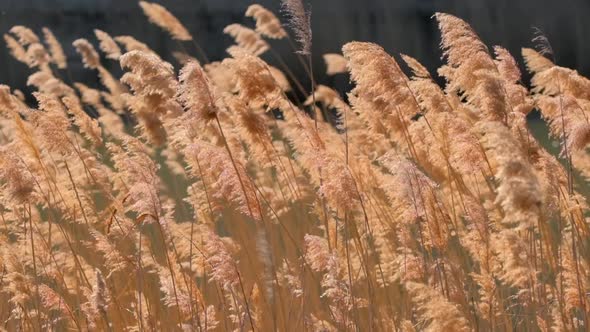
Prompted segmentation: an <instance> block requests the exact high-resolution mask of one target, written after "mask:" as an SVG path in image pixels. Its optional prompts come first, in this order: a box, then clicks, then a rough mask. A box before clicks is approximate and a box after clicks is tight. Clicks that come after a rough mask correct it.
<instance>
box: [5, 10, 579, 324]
mask: <svg viewBox="0 0 590 332" xmlns="http://www.w3.org/2000/svg"><path fill="white" fill-rule="evenodd" d="M140 5H141V8H142V9H143V11H144V13H145V14H146V15H147V17H148V18H149V20H150V21H151V22H152V23H154V24H156V25H158V26H160V27H161V28H163V29H164V30H166V31H167V32H169V33H170V35H171V37H172V38H173V39H175V40H177V41H178V45H179V51H178V52H177V53H176V55H177V58H178V59H179V60H178V62H179V63H181V64H182V69H179V70H178V73H177V71H176V69H177V68H174V67H173V66H172V65H171V64H169V63H167V62H165V61H163V60H162V59H161V58H160V56H159V55H157V54H156V53H154V52H153V51H152V50H150V48H149V47H148V46H147V45H145V44H144V43H142V42H140V41H137V40H135V39H134V38H133V37H131V36H117V37H111V36H110V35H109V34H108V33H106V32H103V31H99V30H96V38H97V41H96V42H95V44H96V45H99V49H100V51H97V50H96V49H95V47H94V46H93V43H91V42H89V41H88V40H84V39H79V40H77V41H76V42H74V46H75V47H76V50H77V51H78V53H79V55H80V56H81V59H82V61H83V62H84V65H85V67H87V69H88V70H90V71H94V72H96V73H97V75H98V77H99V78H100V82H101V84H102V87H101V88H97V89H95V88H91V87H89V86H88V85H85V84H84V83H82V82H75V81H73V80H71V79H69V78H68V79H65V78H64V77H68V76H69V75H68V61H67V60H66V57H65V55H64V52H63V51H62V47H61V46H60V44H59V42H58V40H57V39H56V38H55V37H54V36H53V34H52V33H51V31H50V30H49V29H43V38H42V39H43V40H41V39H40V38H39V37H38V36H37V35H36V34H35V32H33V31H31V30H30V29H28V28H26V27H23V26H16V27H14V28H12V29H11V30H10V33H8V34H6V35H4V39H5V41H6V43H7V45H8V47H9V49H10V51H11V53H12V55H13V56H14V57H15V58H16V59H17V60H19V61H20V62H22V63H24V64H26V65H27V66H28V67H29V68H30V69H31V71H32V74H31V75H30V77H29V80H28V83H29V85H30V86H32V87H34V89H35V90H36V91H37V92H35V93H34V97H35V99H36V101H37V105H36V106H35V107H34V108H33V107H32V106H31V105H28V104H26V103H25V102H24V100H25V98H24V96H23V94H22V93H21V92H19V91H18V90H12V91H11V89H10V88H9V87H8V86H0V142H1V145H0V167H1V168H0V185H1V190H0V218H1V219H0V241H1V246H0V321H1V322H2V325H3V327H4V328H5V329H7V330H11V331H12V330H27V331H36V330H58V331H65V330H83V331H86V330H111V331H122V330H132V331H134V330H139V331H156V330H163V331H172V330H181V329H182V330H187V331H205V330H212V331H227V330H238V331H248V330H252V331H273V330H275V331H305V330H311V331H347V330H355V331H394V330H395V331H472V330H475V331H492V330H493V331H512V330H526V331H536V330H541V331H549V330H553V331H575V330H578V331H583V330H587V329H588V326H589V325H588V324H590V321H589V318H590V317H589V316H590V303H589V302H590V297H589V289H590V266H589V259H590V248H589V246H590V241H589V239H590V237H589V232H590V230H589V224H588V213H589V207H588V204H587V202H586V197H585V196H584V195H583V194H581V193H580V186H581V185H582V184H583V183H584V182H585V181H586V180H585V179H587V177H589V176H590V159H589V154H588V153H587V151H586V148H587V145H588V143H589V142H590V122H589V120H588V118H589V115H590V81H589V80H587V79H586V78H584V77H581V76H580V75H579V74H578V73H577V72H576V71H573V70H570V69H566V68H562V67H559V66H557V65H556V64H554V62H553V61H551V60H550V59H548V58H547V57H545V56H543V55H542V54H540V53H538V52H536V51H534V50H532V49H523V52H522V53H523V54H522V55H523V58H524V61H525V63H526V66H527V68H528V70H529V71H530V72H531V74H533V75H534V76H533V78H532V83H531V85H532V87H531V88H528V87H526V86H524V85H523V84H522V83H521V80H520V76H521V74H520V72H519V69H518V66H517V62H516V61H515V59H514V58H513V57H512V56H511V55H510V54H509V53H508V52H507V51H506V50H505V49H503V48H501V47H494V48H493V50H490V49H488V47H487V46H486V45H485V44H484V43H483V42H482V41H481V40H480V39H479V38H478V36H477V35H476V34H475V32H474V31H473V30H472V29H471V28H470V27H469V25H468V24H466V23H465V22H463V21H462V20H460V19H459V18H456V17H454V16H451V15H447V14H436V15H435V17H434V19H436V21H437V22H438V24H439V28H440V32H441V36H442V43H441V48H442V54H443V57H444V59H445V63H446V64H445V65H444V66H442V67H441V68H439V69H438V74H439V75H441V76H442V77H443V78H444V79H445V81H446V84H445V86H444V87H441V86H439V85H438V84H437V83H436V81H435V80H433V78H432V76H431V73H430V72H429V71H428V70H427V69H426V68H424V67H423V66H422V65H421V64H420V63H419V62H418V61H417V60H415V59H413V58H411V57H409V56H406V55H402V59H403V62H404V63H405V64H402V65H400V64H399V63H398V62H396V60H395V59H394V58H393V57H392V56H390V55H389V54H387V53H386V52H385V51H384V50H383V49H382V48H381V47H379V46H378V45H375V44H371V43H363V42H351V43H348V44H346V45H344V47H343V48H342V53H343V55H339V54H326V55H325V56H324V59H325V60H326V62H327V72H328V74H339V73H343V72H349V73H350V77H351V80H352V81H353V83H354V89H353V90H352V91H350V92H349V93H348V94H347V95H346V96H343V95H341V94H339V93H338V92H336V91H334V90H333V89H331V88H330V87H327V86H324V85H316V84H315V82H314V81H313V79H311V80H310V81H309V82H304V83H305V84H304V83H302V82H299V81H297V80H296V79H295V76H294V75H293V72H295V71H298V72H302V73H303V74H305V73H307V79H309V78H310V77H313V71H312V70H311V66H310V65H311V40H312V38H311V37H312V36H311V30H310V28H309V22H310V13H309V12H307V11H306V9H305V7H304V6H303V5H302V3H301V2H298V1H294V0H291V1H287V2H286V3H285V12H286V14H287V15H288V19H289V21H290V22H291V26H292V28H293V32H294V33H293V36H294V39H293V40H291V39H290V37H289V34H288V33H287V32H286V30H285V29H284V28H283V26H282V24H281V22H280V21H279V19H278V18H277V17H276V16H275V15H274V14H272V13H271V12H269V11H267V10H266V9H264V8H262V7H261V6H258V5H252V6H251V7H250V8H249V9H248V11H247V12H246V16H248V17H250V18H252V19H253V20H251V19H250V18H249V19H247V20H245V21H246V22H247V24H251V25H253V24H252V23H253V22H255V23H256V25H255V28H252V29H251V28H248V27H246V26H244V25H240V24H232V25H230V26H228V27H227V28H226V29H225V30H224V32H225V33H227V34H229V35H230V36H231V37H233V38H234V40H235V45H233V46H231V47H230V48H229V49H228V53H229V54H230V55H231V56H230V57H228V58H226V59H223V60H222V61H215V62H209V60H208V59H207V57H206V55H205V51H204V48H201V47H199V45H198V43H197V42H196V41H195V39H194V38H193V37H192V36H191V34H190V33H189V31H187V29H186V28H185V27H184V26H183V25H182V24H181V23H180V22H179V21H178V20H177V19H176V18H175V17H174V16H173V15H172V14H171V13H169V12H168V11H167V10H166V9H164V8H163V7H161V6H159V5H157V4H151V3H147V2H141V3H140ZM266 39H279V40H283V41H281V42H285V43H290V44H291V45H292V46H293V48H294V51H297V52H294V53H293V54H292V55H289V56H292V57H293V59H299V60H300V61H299V62H296V64H297V65H298V67H297V68H291V70H290V68H287V67H286V66H285V65H284V64H285V61H282V60H280V59H281V58H280V56H279V55H278V54H277V53H276V52H275V51H273V50H272V48H271V46H270V44H269V42H268V41H267V40H266ZM544 45H545V50H547V49H548V44H547V43H545V44H544ZM187 50H193V51H194V52H191V51H187ZM191 54H192V55H193V56H196V57H198V58H199V60H200V62H199V61H197V60H196V59H195V58H192V57H191ZM268 54H272V55H273V57H274V58H273V59H274V60H275V61H274V62H275V63H276V62H278V63H279V64H280V67H281V68H280V69H279V68H275V67H272V66H270V65H269V64H267V62H265V61H264V60H263V58H265V57H266V56H267V55H268ZM71 60H72V61H74V59H71ZM76 61H77V60H76ZM109 61H115V62H118V63H120V65H121V67H122V68H123V69H124V71H125V74H124V75H123V76H122V77H116V76H115V75H113V74H111V73H110V72H109V71H108V70H107V69H106V67H105V64H106V63H108V62H109ZM107 67H108V66H107ZM304 69H305V70H304ZM307 79H306V80H307ZM308 83H309V84H308ZM305 86H312V87H313V91H316V93H314V94H310V91H306V90H305ZM301 96H305V98H301ZM304 99H306V100H304ZM535 108H536V109H539V110H540V111H541V113H542V115H543V118H544V120H545V121H546V122H547V123H548V125H549V129H550V134H551V135H552V136H553V139H554V140H557V141H559V142H561V152H560V154H559V155H552V154H550V153H549V152H548V151H547V150H546V149H545V148H544V147H543V146H542V145H541V144H540V143H539V141H538V140H537V139H536V138H535V137H534V136H533V135H532V134H531V132H530V130H529V128H528V127H527V121H526V116H527V114H528V113H530V112H531V111H532V110H533V109H535Z"/></svg>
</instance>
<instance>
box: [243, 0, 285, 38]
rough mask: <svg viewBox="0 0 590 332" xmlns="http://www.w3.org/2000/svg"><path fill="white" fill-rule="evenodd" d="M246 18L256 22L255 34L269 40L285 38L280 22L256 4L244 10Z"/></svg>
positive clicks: (268, 11)
mask: <svg viewBox="0 0 590 332" xmlns="http://www.w3.org/2000/svg"><path fill="white" fill-rule="evenodd" d="M246 16H247V17H252V18H254V20H256V32H258V33H259V34H261V35H263V36H265V37H268V38H271V39H283V38H285V37H287V32H286V31H285V29H283V26H282V25H281V21H279V19H278V18H277V17H276V16H275V14H273V12H271V11H270V10H268V9H266V8H264V7H262V6H261V5H258V4H253V5H250V7H248V9H247V10H246Z"/></svg>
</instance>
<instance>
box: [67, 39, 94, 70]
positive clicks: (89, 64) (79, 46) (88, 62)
mask: <svg viewBox="0 0 590 332" xmlns="http://www.w3.org/2000/svg"><path fill="white" fill-rule="evenodd" d="M72 45H74V47H75V48H76V51H77V52H78V53H79V54H80V55H81V56H82V61H83V62H84V67H86V68H90V69H98V67H100V57H99V56H98V53H97V52H96V50H95V49H94V46H92V44H90V42H88V40H86V39H83V38H81V39H78V40H75V41H74V43H73V44H72Z"/></svg>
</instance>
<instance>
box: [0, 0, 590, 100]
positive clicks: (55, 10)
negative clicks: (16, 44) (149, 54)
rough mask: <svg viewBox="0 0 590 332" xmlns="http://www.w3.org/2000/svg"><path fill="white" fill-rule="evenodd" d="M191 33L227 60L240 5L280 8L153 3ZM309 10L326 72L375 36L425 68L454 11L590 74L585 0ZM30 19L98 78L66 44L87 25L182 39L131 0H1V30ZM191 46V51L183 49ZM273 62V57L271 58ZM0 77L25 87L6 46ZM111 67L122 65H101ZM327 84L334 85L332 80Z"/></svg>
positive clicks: (500, 40) (492, 36)
mask: <svg viewBox="0 0 590 332" xmlns="http://www.w3.org/2000/svg"><path fill="white" fill-rule="evenodd" d="M153 2H157V3H160V4H162V5H164V6H165V7H167V8H168V9H169V10H170V11H171V12H172V13H173V14H174V15H176V16H177V17H178V18H179V19H180V20H181V21H182V22H183V23H184V24H185V25H186V26H187V27H188V29H189V30H190V31H191V33H192V34H193V35H194V36H195V38H196V40H197V41H198V43H199V44H200V45H201V46H203V48H204V49H205V50H206V51H207V54H208V56H209V57H210V58H211V59H213V60H218V59H221V58H223V57H224V56H226V54H225V48H226V47H227V46H229V45H230V43H231V39H230V38H229V37H228V36H225V35H224V34H223V32H222V30H223V28H224V27H225V26H226V25H228V24H231V23H242V24H245V25H249V26H253V24H252V23H253V22H252V20H251V19H249V18H244V16H243V14H244V11H245V10H246V8H247V7H248V6H249V5H250V4H252V3H255V2H257V3H259V4H261V5H263V6H265V7H267V8H269V9H271V10H273V11H274V12H276V13H279V8H280V1H279V0H259V1H252V0H159V1H153ZM307 2H308V3H309V4H311V6H312V12H313V13H312V23H313V38H314V42H313V52H314V67H316V73H319V75H318V76H319V81H320V82H321V81H322V80H326V79H328V78H326V77H324V76H322V74H321V72H322V71H323V69H324V67H323V63H322V60H321V57H320V56H321V54H323V53H326V52H339V50H340V48H341V46H342V45H343V44H344V43H346V42H347V41H351V40H360V41H372V42H376V43H378V44H380V45H382V46H383V47H384V48H385V49H386V50H387V51H389V52H390V53H391V54H399V53H406V54H409V55H412V56H414V57H416V58H418V59H419V60H420V61H422V62H423V63H424V64H425V65H427V66H428V67H429V69H431V70H433V69H434V68H436V67H437V66H438V65H439V64H440V55H441V52H440V50H439V49H438V42H439V33H438V31H437V29H436V24H435V22H434V21H433V19H432V18H431V16H432V14H433V13H435V12H437V11H442V12H448V13H452V14H455V15H457V16H459V17H461V18H463V19H464V20H466V21H467V22H469V23H470V24H471V25H472V26H473V28H474V29H475V30H476V31H477V33H478V34H479V35H480V36H481V37H482V39H483V40H484V41H485V42H486V43H487V44H488V45H496V44H499V45H502V46H504V47H507V48H508V49H509V50H510V51H511V52H512V53H513V55H515V57H516V58H517V60H519V62H522V59H521V57H520V48H521V47H523V46H526V47H530V46H532V45H533V44H532V42H531V41H530V40H531V38H532V36H533V31H532V27H539V28H541V29H542V30H543V31H544V33H545V34H546V35H547V37H548V38H549V40H550V42H551V44H552V46H553V49H554V51H555V57H556V59H557V62H558V63H559V64H560V65H563V66H567V67H571V68H575V69H577V70H578V71H579V72H581V73H582V74H585V75H588V74H590V43H588V36H590V21H588V17H589V14H590V1H588V0H560V1H556V0H494V1H491V0H362V1H359V0H308V1H307ZM13 25H26V26H28V27H30V28H32V29H34V30H35V31H36V32H38V33H40V32H41V31H40V30H41V28H42V27H43V26H47V27H49V28H50V29H52V30H53V32H54V33H55V34H56V35H57V37H58V38H59V39H60V40H61V41H62V43H63V45H64V47H65V49H66V52H67V55H68V57H69V67H70V70H71V72H72V73H71V74H72V77H73V79H74V80H75V81H89V80H90V81H92V80H95V77H96V75H95V73H93V72H91V71H89V70H86V69H84V68H82V65H81V63H80V57H79V56H78V55H77V54H76V53H75V51H74V49H73V47H72V46H71V43H72V41H74V40H75V39H77V38H81V37H82V38H87V39H88V40H90V41H91V42H93V43H95V44H96V39H95V37H94V35H93V29H95V28H98V29H101V30H104V31H106V32H108V33H109V34H111V35H113V36H117V35H132V36H134V37H135V38H137V39H139V40H141V41H143V42H145V43H146V44H148V45H149V46H150V47H151V48H153V49H154V50H155V51H157V52H158V53H159V54H161V55H162V56H163V57H164V58H165V59H167V60H169V61H171V62H173V63H174V59H173V57H172V56H171V54H172V51H174V50H178V49H179V47H178V44H177V43H176V42H174V41H172V40H171V39H170V38H169V37H168V36H167V35H166V34H165V33H164V32H163V31H161V30H160V29H159V28H157V27H155V26H154V25H151V24H149V23H148V21H147V19H146V18H145V16H144V15H143V13H142V12H141V9H140V8H139V6H138V4H137V1H135V0H0V31H2V32H3V33H6V32H8V30H9V29H10V28H11V27H12V26H13ZM272 45H273V48H276V49H277V51H278V52H280V53H281V54H282V55H283V57H284V58H285V59H286V61H287V62H289V63H290V64H291V66H292V67H293V68H295V71H299V72H300V71H301V66H299V65H298V63H297V62H296V59H295V57H293V56H292V54H291V52H292V50H291V48H290V47H288V44H287V43H285V42H276V43H275V42H273V43H272ZM188 49H189V51H191V50H194V49H192V48H190V47H188ZM269 62H270V63H272V62H273V61H272V59H271V58H269ZM0 63H2V66H0V83H3V84H9V85H11V86H12V87H14V88H18V89H21V90H24V91H27V90H28V89H27V88H26V77H27V76H28V73H29V71H28V69H27V68H26V67H25V66H24V65H22V64H20V63H18V62H17V61H15V60H13V59H12V58H11V57H10V55H9V53H8V51H7V50H6V48H5V47H3V48H2V49H1V50H0ZM107 67H110V68H112V69H114V70H117V68H118V64H117V63H116V62H112V61H111V62H110V63H108V64H107ZM332 83H333V82H332Z"/></svg>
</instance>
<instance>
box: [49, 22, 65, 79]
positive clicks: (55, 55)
mask: <svg viewBox="0 0 590 332" xmlns="http://www.w3.org/2000/svg"><path fill="white" fill-rule="evenodd" d="M43 36H44V37H45V44H47V46H48V47H49V54H50V55H51V61H52V62H53V63H55V64H56V65H57V68H59V69H65V68H66V67H67V66H68V59H67V58H66V54H65V53H64V50H63V48H62V47H61V44H60V42H59V41H58V40H57V38H55V35H54V34H53V32H51V30H49V29H48V28H45V27H44V28H43Z"/></svg>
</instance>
